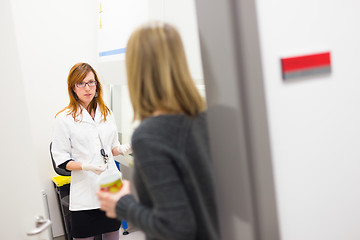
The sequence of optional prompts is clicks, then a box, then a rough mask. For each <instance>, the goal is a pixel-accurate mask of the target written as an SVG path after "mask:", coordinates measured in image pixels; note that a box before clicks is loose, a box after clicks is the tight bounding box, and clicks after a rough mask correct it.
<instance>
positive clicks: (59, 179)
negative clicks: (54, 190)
mask: <svg viewBox="0 0 360 240" xmlns="http://www.w3.org/2000/svg"><path fill="white" fill-rule="evenodd" d="M51 179H52V181H53V182H54V183H55V184H56V186H58V187H61V186H64V185H66V184H69V183H70V182H71V176H56V177H52V178H51Z"/></svg>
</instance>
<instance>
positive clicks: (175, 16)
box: [99, 0, 205, 143]
mask: <svg viewBox="0 0 360 240" xmlns="http://www.w3.org/2000/svg"><path fill="white" fill-rule="evenodd" d="M133 4H134V5H136V4H137V2H136V1H135V2H134V3H133ZM148 20H160V21H165V22H168V23H170V24H173V25H174V26H176V27H177V29H178V30H179V32H180V35H181V37H182V40H183V43H184V48H185V52H186V56H187V59H188V63H189V68H190V71H191V74H192V76H193V78H194V81H195V83H196V84H197V85H198V87H199V90H200V92H201V94H202V95H203V96H205V88H204V85H203V83H204V80H203V72H202V65H201V56H200V45H199V35H198V28H197V19H196V11H195V2H194V0H183V1H177V0H148ZM123 55H124V54H122V55H121V56H111V57H105V58H102V59H100V62H99V74H100V76H101V77H102V79H103V80H104V82H106V83H107V84H111V85H112V88H113V100H112V102H113V111H114V113H115V117H116V121H117V125H118V128H119V132H120V133H121V136H122V141H123V142H124V143H127V142H130V141H131V135H132V132H133V130H134V129H135V127H136V126H137V124H138V123H132V118H133V112H132V108H131V103H130V99H129V96H128V89H127V80H126V69H125V60H124V59H125V58H124V56H123Z"/></svg>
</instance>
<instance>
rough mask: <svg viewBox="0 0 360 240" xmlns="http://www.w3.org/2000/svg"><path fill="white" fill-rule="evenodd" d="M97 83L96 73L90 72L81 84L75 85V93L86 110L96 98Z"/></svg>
mask: <svg viewBox="0 0 360 240" xmlns="http://www.w3.org/2000/svg"><path fill="white" fill-rule="evenodd" d="M96 83H97V82H96V80H95V77H94V73H93V72H91V71H90V72H89V73H88V74H87V75H86V77H85V78H84V80H83V81H82V82H81V83H77V84H75V87H74V92H75V94H76V95H77V96H78V98H79V102H80V104H81V105H82V106H83V107H84V108H87V106H88V105H89V104H90V102H91V101H92V100H93V98H94V96H95V93H96Z"/></svg>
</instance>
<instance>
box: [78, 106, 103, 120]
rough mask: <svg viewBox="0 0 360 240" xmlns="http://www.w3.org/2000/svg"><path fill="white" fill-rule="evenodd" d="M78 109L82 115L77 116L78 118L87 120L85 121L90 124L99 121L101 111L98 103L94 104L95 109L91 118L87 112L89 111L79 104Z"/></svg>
mask: <svg viewBox="0 0 360 240" xmlns="http://www.w3.org/2000/svg"><path fill="white" fill-rule="evenodd" d="M79 108H80V110H81V112H82V116H81V115H80V116H79V118H80V119H79V120H80V121H82V122H87V123H91V124H97V123H99V122H100V121H101V112H100V110H99V105H97V106H96V110H95V118H94V119H92V117H91V115H90V114H89V112H88V111H87V110H86V109H85V108H84V107H83V106H81V105H80V107H79Z"/></svg>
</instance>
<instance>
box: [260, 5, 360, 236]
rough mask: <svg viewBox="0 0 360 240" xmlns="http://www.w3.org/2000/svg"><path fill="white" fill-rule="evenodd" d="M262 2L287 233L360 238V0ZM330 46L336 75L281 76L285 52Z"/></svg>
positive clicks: (268, 83)
mask: <svg viewBox="0 0 360 240" xmlns="http://www.w3.org/2000/svg"><path fill="white" fill-rule="evenodd" d="M256 2H257V8H258V19H259V27H260V40H261V48H262V60H263V66H264V78H265V86H266V97H267V105H268V113H269V127H270V136H271V142H272V159H273V166H274V176H275V184H276V195H277V201H278V206H279V208H278V209H279V218H280V230H281V238H282V239H284V240H304V239H326V240H338V239H346V240H355V239H360V228H359V225H360V204H359V202H360V190H359V187H358V185H359V183H360V174H359V172H360V161H359V159H360V148H359V143H360V124H359V123H360V108H359V104H360V94H359V92H360V81H359V79H358V78H359V73H358V69H359V66H358V65H359V60H358V55H357V54H359V53H360V44H359V43H360V32H359V31H358V25H359V22H360V15H359V14H358V9H360V2H359V1H355V0H341V1H340V0H332V1H326V0H317V1H312V0H303V1H289V0H277V1H267V0H257V1H256ZM324 50H328V51H330V52H331V57H332V73H331V74H330V75H323V76H313V77H307V78H303V79H299V80H296V81H290V82H283V81H282V79H281V71H280V58H281V57H284V56H292V55H294V56H296V55H302V54H309V53H317V52H322V51H324Z"/></svg>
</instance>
